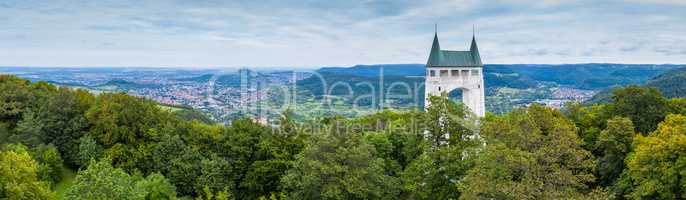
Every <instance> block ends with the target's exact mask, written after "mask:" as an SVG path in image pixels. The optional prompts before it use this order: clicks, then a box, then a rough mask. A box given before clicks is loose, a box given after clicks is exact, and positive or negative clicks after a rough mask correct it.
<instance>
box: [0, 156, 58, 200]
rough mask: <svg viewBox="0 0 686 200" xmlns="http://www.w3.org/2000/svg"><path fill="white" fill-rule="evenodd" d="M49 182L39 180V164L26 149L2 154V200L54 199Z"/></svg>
mask: <svg viewBox="0 0 686 200" xmlns="http://www.w3.org/2000/svg"><path fill="white" fill-rule="evenodd" d="M54 198H55V194H54V193H53V192H52V191H50V186H49V184H48V183H47V182H44V181H40V180H39V179H38V164H37V163H36V161H34V160H33V159H32V158H31V156H30V155H29V153H28V152H27V151H26V149H23V148H21V147H20V148H18V149H15V150H8V151H2V152H0V199H18V200H23V199H26V200H33V199H54Z"/></svg>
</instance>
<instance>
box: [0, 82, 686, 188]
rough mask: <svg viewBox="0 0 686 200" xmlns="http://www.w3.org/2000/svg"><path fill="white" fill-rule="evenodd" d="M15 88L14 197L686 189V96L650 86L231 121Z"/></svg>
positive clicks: (0, 150) (6, 137)
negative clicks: (538, 100)
mask: <svg viewBox="0 0 686 200" xmlns="http://www.w3.org/2000/svg"><path fill="white" fill-rule="evenodd" d="M0 91H1V92H0V199H57V198H64V199H208V200H211V199H686V193H684V191H686V178H684V177H686V174H684V173H685V172H686V152H685V151H684V149H686V99H680V98H672V99H667V98H665V97H663V96H662V95H661V94H660V92H659V91H658V90H656V89H652V88H647V87H640V86H627V87H622V88H618V89H615V90H614V91H613V92H612V95H611V97H610V99H611V100H610V102H609V103H604V104H595V105H582V104H568V105H567V106H566V108H565V109H564V110H563V111H560V110H555V109H550V108H546V107H543V106H540V105H537V104H534V105H532V106H530V107H527V108H519V109H515V110H513V111H511V112H509V113H505V114H501V115H494V114H488V115H487V116H486V117H484V118H481V119H475V118H474V117H473V115H471V114H470V113H468V112H467V111H466V110H465V108H464V107H463V106H462V105H461V104H458V103H454V102H452V101H449V100H447V98H445V97H432V98H431V105H432V106H431V107H429V108H428V109H427V110H426V111H403V112H398V111H383V112H379V113H375V114H372V115H367V116H361V117H355V118H342V117H332V118H326V119H320V120H315V121H295V120H294V119H293V118H292V113H291V112H289V111H285V112H284V113H283V115H282V118H281V120H280V122H279V124H275V125H261V124H258V123H255V122H254V121H253V120H250V119H242V120H236V121H233V122H232V124H231V125H227V126H224V125H215V124H207V123H205V122H202V121H200V120H193V119H196V118H200V119H201V118H202V117H193V116H195V115H196V114H193V115H189V114H177V113H175V111H173V110H170V109H163V108H161V107H160V106H159V105H158V104H157V103H155V102H152V101H149V100H145V99H141V98H137V97H133V96H129V95H126V94H124V93H102V94H99V95H93V94H91V93H88V92H86V91H84V90H72V89H69V88H66V87H59V88H58V87H55V86H52V85H50V84H48V83H46V82H35V83H31V82H29V81H27V80H23V79H20V78H17V77H15V76H8V75H0ZM477 120H478V122H477ZM65 170H67V171H68V170H74V171H76V172H77V173H76V176H75V178H74V179H73V180H72V182H71V183H70V184H69V185H68V186H66V189H65V190H63V191H61V190H58V188H59V187H58V186H60V185H63V182H64V179H65V178H66V177H65V176H64V173H62V172H64V171H65Z"/></svg>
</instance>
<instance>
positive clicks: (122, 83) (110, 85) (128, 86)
mask: <svg viewBox="0 0 686 200" xmlns="http://www.w3.org/2000/svg"><path fill="white" fill-rule="evenodd" d="M158 87H160V86H159V85H156V84H138V83H134V82H131V81H126V80H121V79H114V80H110V81H107V82H106V83H104V84H100V85H97V86H95V87H93V88H95V89H99V90H107V91H113V90H122V91H127V90H132V89H136V88H158Z"/></svg>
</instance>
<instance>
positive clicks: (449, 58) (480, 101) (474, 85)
mask: <svg viewBox="0 0 686 200" xmlns="http://www.w3.org/2000/svg"><path fill="white" fill-rule="evenodd" d="M424 84H425V85H424V86H425V91H426V92H425V95H424V98H425V100H424V106H425V107H428V106H429V100H428V99H429V96H431V95H433V96H438V95H441V94H442V93H446V94H447V93H449V92H450V91H453V90H462V103H463V104H464V105H466V106H467V108H469V109H470V110H471V111H472V112H473V113H474V114H476V115H477V116H479V117H483V116H484V115H485V113H486V105H485V102H486V99H485V97H484V76H483V64H482V63H481V56H479V49H478V48H477V46H476V37H474V36H472V45H471V47H470V48H469V51H448V50H441V47H440V45H439V44H438V33H436V34H435V35H434V41H433V45H432V46H431V53H430V54H429V61H428V62H427V63H426V79H425V82H424Z"/></svg>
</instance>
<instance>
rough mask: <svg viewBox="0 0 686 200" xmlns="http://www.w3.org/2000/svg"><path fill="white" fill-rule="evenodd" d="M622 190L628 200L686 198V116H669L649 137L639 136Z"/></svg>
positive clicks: (631, 155)
mask: <svg viewBox="0 0 686 200" xmlns="http://www.w3.org/2000/svg"><path fill="white" fill-rule="evenodd" d="M633 145H634V151H633V152H632V153H630V154H629V156H628V157H627V158H626V165H627V169H626V174H624V176H622V180H621V183H620V184H621V187H623V189H624V191H625V192H626V195H625V196H626V197H627V198H629V199H685V198H686V193H684V191H686V179H684V178H683V177H686V151H684V149H686V116H683V115H668V116H667V117H666V119H665V121H664V122H662V123H660V124H659V126H658V128H657V130H655V132H653V133H651V134H650V135H648V136H641V135H639V136H636V138H635V139H634V144H633Z"/></svg>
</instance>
